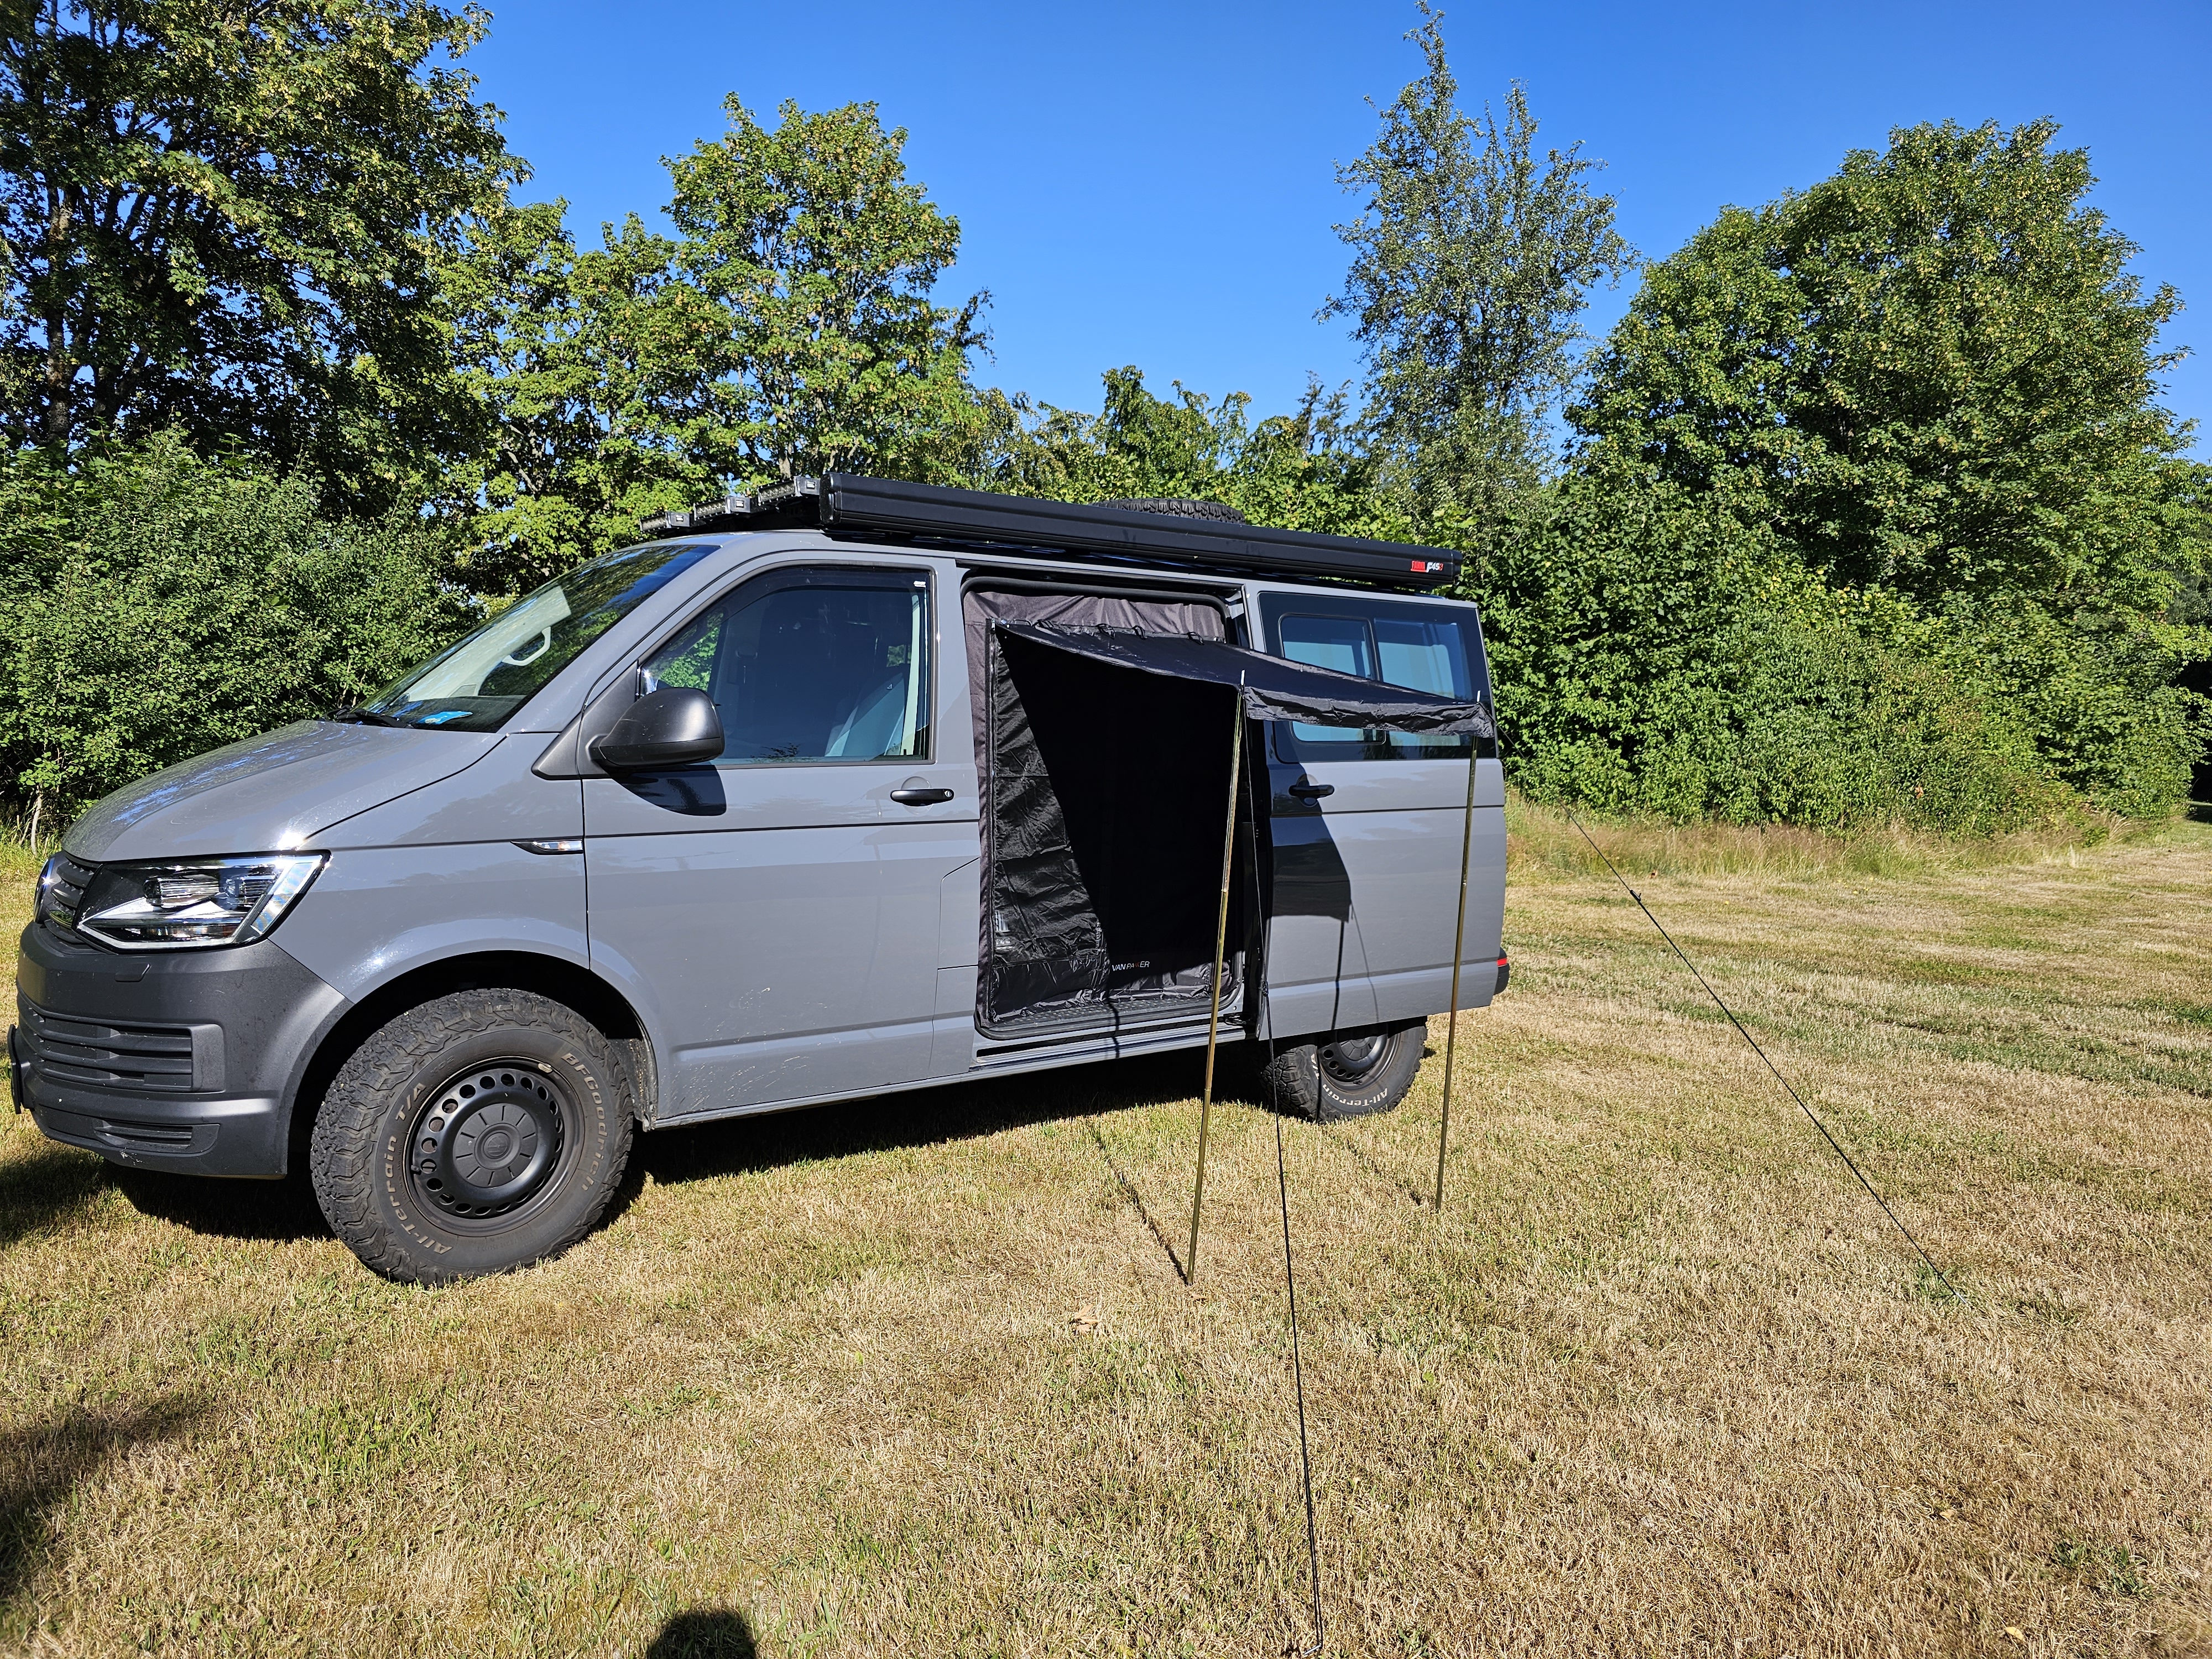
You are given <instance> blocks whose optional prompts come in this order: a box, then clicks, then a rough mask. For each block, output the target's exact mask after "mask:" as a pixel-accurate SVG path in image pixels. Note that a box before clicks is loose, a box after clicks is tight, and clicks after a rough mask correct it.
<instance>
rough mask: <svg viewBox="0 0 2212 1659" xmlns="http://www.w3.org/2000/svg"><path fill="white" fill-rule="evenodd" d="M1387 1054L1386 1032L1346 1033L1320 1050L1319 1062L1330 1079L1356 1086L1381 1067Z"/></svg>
mask: <svg viewBox="0 0 2212 1659" xmlns="http://www.w3.org/2000/svg"><path fill="white" fill-rule="evenodd" d="M1389 1054H1390V1039H1389V1037H1388V1036H1362V1037H1346V1039H1345V1040H1344V1041H1343V1042H1332V1043H1330V1044H1328V1046H1327V1047H1326V1048H1323V1049H1322V1051H1321V1065H1322V1070H1323V1071H1325V1072H1327V1073H1328V1075H1329V1077H1330V1078H1331V1079H1332V1080H1334V1081H1335V1082H1337V1083H1341V1084H1347V1085H1352V1086H1353V1087H1357V1086H1358V1085H1360V1084H1363V1083H1364V1082H1366V1081H1367V1080H1368V1079H1370V1078H1371V1077H1373V1076H1374V1075H1375V1073H1377V1072H1379V1071H1381V1070H1382V1069H1383V1061H1384V1060H1387V1059H1388V1058H1389Z"/></svg>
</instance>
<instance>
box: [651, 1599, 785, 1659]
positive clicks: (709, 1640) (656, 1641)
mask: <svg viewBox="0 0 2212 1659" xmlns="http://www.w3.org/2000/svg"><path fill="white" fill-rule="evenodd" d="M759 1651H760V1649H759V1648H758V1647H757V1645H756V1644H754V1641H753V1627H752V1625H751V1622H750V1620H747V1619H746V1617H745V1616H744V1614H743V1613H738V1612H735V1611H733V1610H732V1609H731V1608H728V1607H695V1608H693V1609H692V1610H691V1611H690V1612H688V1613H678V1614H677V1615H676V1616H675V1617H674V1618H673V1619H671V1620H669V1621H668V1622H667V1623H666V1624H665V1625H663V1626H661V1627H660V1634H659V1635H658V1636H656V1637H654V1638H653V1645H652V1646H651V1647H649V1648H647V1650H645V1659H753V1656H754V1655H755V1654H757V1653H758V1652H759Z"/></svg>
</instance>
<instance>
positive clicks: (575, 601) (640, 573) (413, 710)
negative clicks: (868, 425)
mask: <svg viewBox="0 0 2212 1659" xmlns="http://www.w3.org/2000/svg"><path fill="white" fill-rule="evenodd" d="M713 551H714V549H713V547H712V546H705V547H702V546H699V545H697V544H684V543H680V542H678V543H664V544H655V545H650V546H646V547H632V548H626V549H624V550H623V551H622V552H620V553H611V554H609V555H608V556H606V557H605V558H604V559H597V560H594V561H593V562H591V563H590V564H587V565H585V566H584V567H583V568H580V569H578V570H574V571H572V572H570V573H569V574H568V575H566V576H563V577H562V578H560V579H559V580H557V581H550V582H548V583H546V584H545V586H543V587H541V588H539V589H538V591H537V592H535V593H532V594H529V595H527V596H526V597H525V598H523V599H517V600H516V601H515V602H514V603H513V605H509V606H507V609H506V610H504V611H501V612H500V613H499V615H497V616H496V617H493V618H492V619H491V620H490V621H489V622H488V623H485V624H484V625H483V627H481V628H479V629H477V630H476V631H475V632H474V633H472V634H469V635H464V636H463V637H462V638H461V640H460V641H459V642H458V643H456V644H453V645H450V646H447V647H446V649H445V650H443V651H441V653H438V655H436V656H435V657H433V658H431V659H430V660H429V661H428V663H426V664H424V665H422V667H420V668H418V669H416V670H415V671H413V672H412V673H410V674H405V675H403V676H402V677H401V678H398V679H397V680H395V681H393V682H392V684H391V686H390V687H389V688H387V689H386V690H385V691H384V693H383V694H382V695H381V696H378V697H377V698H376V699H375V700H374V702H367V703H363V704H362V706H361V707H360V708H349V709H348V710H346V711H345V712H344V713H343V714H340V715H339V716H338V718H339V719H340V720H361V721H363V722H366V723H367V724H368V725H371V726H434V727H435V728H437V729H438V730H441V731H448V732H493V731H496V730H498V729H499V727H500V726H501V724H503V723H504V722H505V721H506V720H507V716H508V715H510V714H513V713H514V711H515V710H516V709H518V708H521V707H522V705H523V704H524V703H526V702H529V701H530V699H531V698H532V696H536V695H537V693H538V691H539V690H541V689H542V688H543V687H544V685H545V684H546V682H547V681H549V680H550V679H551V678H553V677H554V676H555V675H556V674H557V673H559V672H560V671H562V669H563V668H566V667H567V666H568V665H569V664H570V663H571V662H572V661H574V659H575V658H576V656H577V654H578V653H580V652H581V651H582V650H583V648H584V647H586V646H587V645H589V644H590V643H591V642H592V641H593V640H596V639H597V638H599V635H602V634H604V633H605V632H606V631H607V629H610V628H611V627H613V626H614V625H615V624H616V623H618V622H620V621H621V620H622V619H623V617H626V616H628V615H629V613H630V612H631V611H635V609H636V608H637V607H638V605H640V604H641V603H642V602H643V601H644V600H645V599H646V598H647V596H648V595H649V594H651V593H653V592H654V591H655V590H656V589H658V588H659V587H661V586H664V585H665V584H666V583H667V582H668V581H669V580H671V578H673V577H675V576H676V575H678V574H679V573H681V572H682V571H684V570H686V569H689V568H690V567H691V566H693V565H695V564H696V563H698V562H699V561H700V560H701V559H703V558H705V557H706V556H707V555H708V554H709V553H711V552H713Z"/></svg>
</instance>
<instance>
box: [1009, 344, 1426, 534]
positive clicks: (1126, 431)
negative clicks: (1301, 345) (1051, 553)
mask: <svg viewBox="0 0 2212 1659" xmlns="http://www.w3.org/2000/svg"><path fill="white" fill-rule="evenodd" d="M1103 392H1104V396H1103V402H1102V406H1101V407H1100V410H1099V412H1098V413H1097V414H1096V415H1085V414H1082V413H1080V412H1079V411H1077V410H1066V409H1058V408H1054V406H1052V405H1050V404H1046V405H1044V406H1043V407H1042V409H1039V410H1032V409H1031V407H1030V405H1029V404H1027V403H1026V402H1025V401H1023V400H1018V399H1011V398H1009V399H1001V400H1000V402H999V403H998V404H994V406H993V409H992V410H991V413H992V414H993V416H994V418H995V419H996V421H997V422H998V431H997V435H996V438H995V440H994V443H993V446H992V448H991V453H990V457H989V459H988V460H987V463H986V464H985V466H984V469H983V471H982V473H981V477H978V478H976V479H975V483H978V484H979V485H980V486H981V488H983V489H999V490H1004V491H1006V492H1007V493H1008V494H1011V495H1041V496H1045V497H1047V498H1049V499H1051V500H1054V501H1127V500H1142V499H1146V498H1148V497H1157V496H1176V497H1182V498H1183V499H1186V500H1193V501H1218V502H1221V503H1222V504H1223V505H1225V506H1228V507H1235V508H1237V510H1238V511H1239V512H1241V513H1243V514H1244V516H1245V517H1246V518H1247V519H1249V520H1251V521H1252V522H1253V523H1254V524H1264V525H1272V526H1275V527H1276V528H1278V529H1283V530H1311V531H1319V532H1326V533H1328V534H1330V535H1339V536H1372V537H1376V538H1382V539H1386V540H1396V541H1405V540H1408V539H1411V538H1412V535H1413V527H1412V526H1411V524H1410V523H1409V522H1408V521H1407V517H1406V514H1405V513H1404V512H1403V510H1402V508H1401V506H1400V505H1399V503H1398V502H1397V501H1396V500H1395V498H1394V497H1392V496H1390V495H1389V494H1388V493H1387V492H1385V491H1384V490H1383V489H1381V487H1380V485H1379V481H1378V477H1377V469H1376V465H1375V463H1374V461H1373V460H1372V459H1370V456H1369V455H1368V454H1367V453H1366V452H1365V451H1364V449H1362V448H1361V447H1359V446H1358V444H1356V443H1355V442H1354V441H1352V436H1351V435H1350V434H1349V432H1348V431H1347V429H1346V428H1347V424H1348V423H1347V422H1346V416H1345V404H1346V395H1345V393H1344V392H1342V391H1339V392H1334V393H1333V394H1332V393H1329V392H1325V391H1324V390H1323V388H1322V386H1320V385H1319V384H1318V383H1317V382H1316V383H1314V384H1311V385H1309V386H1308V387H1307V388H1306V395H1305V396H1304V398H1303V399H1301V400H1300V403H1299V406H1298V408H1297V410H1296V412H1294V413H1292V414H1290V415H1275V416H1268V417H1267V418H1266V419H1264V420H1262V421H1261V422H1258V423H1257V424H1256V425H1255V424H1254V423H1253V422H1252V421H1251V419H1250V410H1251V403H1252V400H1251V398H1250V397H1249V395H1248V394H1246V393H1244V392H1231V393H1230V394H1229V395H1228V396H1226V397H1225V398H1222V399H1221V400H1220V401H1219V402H1218V403H1217V402H1215V401H1214V400H1213V399H1212V398H1210V397H1208V396H1207V395H1206V393H1204V392H1192V391H1189V390H1188V389H1187V388H1186V387H1185V386H1183V385H1182V382H1181V381H1176V382H1175V383H1174V392H1175V395H1174V396H1173V397H1171V398H1161V397H1158V396H1156V395H1154V394H1153V393H1152V392H1151V391H1150V390H1149V389H1148V388H1147V387H1146V385H1145V377H1144V374H1143V372H1142V371H1141V370H1139V369H1138V368H1135V367H1133V366H1132V367H1128V368H1117V369H1109V370H1108V371H1107V373H1106V374H1105V376H1104V387H1103Z"/></svg>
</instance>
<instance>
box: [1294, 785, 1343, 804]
mask: <svg viewBox="0 0 2212 1659" xmlns="http://www.w3.org/2000/svg"><path fill="white" fill-rule="evenodd" d="M1291 793H1292V794H1294V795H1296V796H1297V798H1298V799H1300V800H1319V799H1321V798H1322V796H1323V795H1333V794H1334V793H1336V786H1335V785H1334V784H1333V783H1313V782H1310V781H1301V782H1298V783H1294V784H1292V785H1291Z"/></svg>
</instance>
